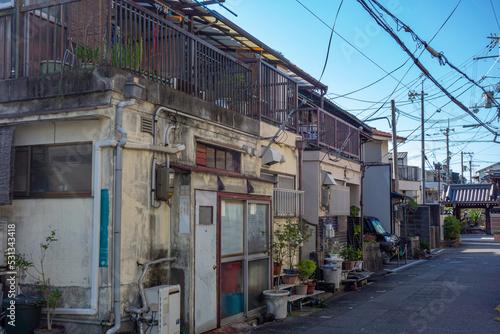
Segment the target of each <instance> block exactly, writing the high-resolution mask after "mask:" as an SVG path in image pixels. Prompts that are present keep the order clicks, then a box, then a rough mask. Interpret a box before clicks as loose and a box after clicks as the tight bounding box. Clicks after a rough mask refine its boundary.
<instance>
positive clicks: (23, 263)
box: [15, 230, 62, 331]
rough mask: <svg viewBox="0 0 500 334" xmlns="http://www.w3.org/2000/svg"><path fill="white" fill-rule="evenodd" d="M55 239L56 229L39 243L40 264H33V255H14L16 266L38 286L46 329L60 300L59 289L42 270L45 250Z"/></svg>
mask: <svg viewBox="0 0 500 334" xmlns="http://www.w3.org/2000/svg"><path fill="white" fill-rule="evenodd" d="M54 241H57V238H56V231H55V230H53V231H51V233H50V235H49V236H48V237H46V238H45V243H40V259H39V260H40V265H39V266H35V265H34V264H33V256H32V255H30V256H29V257H25V256H24V255H22V254H16V255H15V258H16V259H15V263H16V267H18V268H20V269H21V270H23V271H25V272H26V273H27V274H28V275H29V276H30V277H32V278H33V279H35V284H36V285H37V287H38V291H39V292H40V293H41V294H42V300H41V301H40V303H41V305H42V306H45V307H46V308H47V329H48V330H49V331H51V330H52V318H53V317H54V315H55V310H56V308H57V304H58V303H59V301H60V300H61V296H62V294H61V291H60V290H59V289H56V288H54V287H53V286H52V284H51V283H50V278H48V277H47V275H46V274H45V271H44V267H43V265H44V262H45V257H46V256H47V251H48V249H49V247H50V245H51V244H52V243H53V242H54Z"/></svg>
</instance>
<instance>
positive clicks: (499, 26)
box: [490, 0, 500, 30]
mask: <svg viewBox="0 0 500 334" xmlns="http://www.w3.org/2000/svg"><path fill="white" fill-rule="evenodd" d="M490 4H491V9H493V14H494V15H495V20H497V27H498V30H500V24H498V17H497V13H496V12H495V7H493V1H491V0H490Z"/></svg>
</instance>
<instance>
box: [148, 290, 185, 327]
mask: <svg viewBox="0 0 500 334" xmlns="http://www.w3.org/2000/svg"><path fill="white" fill-rule="evenodd" d="M144 292H145V293H146V300H147V302H148V306H149V308H150V310H149V313H148V314H147V315H148V316H150V317H152V318H153V319H154V320H158V325H154V326H153V327H150V328H148V329H147V330H145V331H144V333H143V334H146V333H148V334H179V333H180V332H181V316H180V309H181V287H180V286H179V285H159V286H155V287H152V288H149V289H144ZM145 327H147V326H145Z"/></svg>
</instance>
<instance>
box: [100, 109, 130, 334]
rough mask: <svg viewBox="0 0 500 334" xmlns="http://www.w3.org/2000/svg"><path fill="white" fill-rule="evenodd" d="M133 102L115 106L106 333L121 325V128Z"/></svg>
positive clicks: (124, 135) (123, 140) (124, 140)
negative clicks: (110, 312) (110, 303)
mask: <svg viewBox="0 0 500 334" xmlns="http://www.w3.org/2000/svg"><path fill="white" fill-rule="evenodd" d="M134 104H135V99H130V100H128V101H122V102H120V103H118V105H117V107H116V130H117V131H118V132H119V133H120V134H121V138H120V141H119V142H118V145H117V147H116V164H115V175H116V181H115V196H114V212H113V213H114V214H113V216H114V217H115V219H114V221H115V224H114V225H115V226H114V229H113V232H114V233H113V238H114V243H113V248H114V249H113V271H112V272H113V273H114V281H113V284H114V287H113V290H114V291H113V300H114V314H115V325H114V326H113V327H112V328H110V329H109V330H108V331H107V332H106V334H112V333H116V332H117V331H118V330H119V329H120V325H121V312H120V311H121V307H120V303H121V301H120V284H121V280H120V268H121V242H122V238H121V228H122V205H121V203H122V177H123V175H122V170H123V147H124V146H125V144H126V143H127V130H125V128H123V126H122V125H123V124H122V123H123V108H124V107H126V106H131V105H134Z"/></svg>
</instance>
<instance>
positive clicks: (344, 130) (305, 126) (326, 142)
mask: <svg viewBox="0 0 500 334" xmlns="http://www.w3.org/2000/svg"><path fill="white" fill-rule="evenodd" d="M298 122H299V134H300V135H302V136H303V138H304V140H307V141H308V142H309V143H310V144H313V145H316V146H323V147H327V148H330V149H333V150H335V151H338V152H340V153H341V154H342V155H344V156H348V157H351V158H356V159H359V152H360V139H359V129H357V128H355V127H353V126H352V125H350V124H348V123H346V122H344V121H343V120H341V119H339V118H337V117H335V116H333V115H332V114H330V113H328V112H326V111H325V110H323V109H321V108H318V107H316V108H301V109H300V110H299V120H298Z"/></svg>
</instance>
